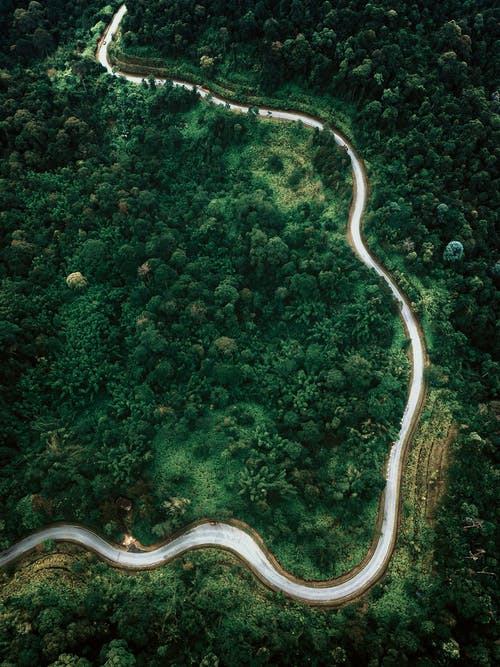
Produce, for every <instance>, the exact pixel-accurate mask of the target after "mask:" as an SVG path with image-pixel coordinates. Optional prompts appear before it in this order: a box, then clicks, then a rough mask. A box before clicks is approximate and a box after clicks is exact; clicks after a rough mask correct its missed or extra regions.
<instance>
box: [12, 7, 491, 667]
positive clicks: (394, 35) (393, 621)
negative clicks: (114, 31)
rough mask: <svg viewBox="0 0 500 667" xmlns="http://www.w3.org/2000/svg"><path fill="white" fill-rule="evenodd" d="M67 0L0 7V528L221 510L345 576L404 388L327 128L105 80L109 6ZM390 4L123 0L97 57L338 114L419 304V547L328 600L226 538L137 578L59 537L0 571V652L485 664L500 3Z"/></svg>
mask: <svg viewBox="0 0 500 667" xmlns="http://www.w3.org/2000/svg"><path fill="white" fill-rule="evenodd" d="M65 5H66V3H62V2H50V1H47V2H36V1H32V2H8V1H7V2H3V3H2V5H1V13H0V23H1V28H2V34H3V35H7V39H6V40H5V41H4V44H3V47H2V52H1V54H0V67H1V68H2V70H1V72H0V114H1V117H0V129H1V135H0V137H1V139H0V140H1V150H2V162H1V164H0V169H1V174H0V177H1V179H0V197H1V207H0V208H1V213H0V216H1V221H2V224H1V226H0V234H1V237H2V244H1V250H0V278H1V290H0V298H1V313H2V317H1V324H0V327H1V329H0V331H1V340H2V350H1V355H2V361H1V364H2V379H1V385H2V392H1V399H0V401H1V402H0V420H1V431H2V434H3V436H4V437H3V442H2V445H1V450H0V451H1V462H2V475H1V478H0V493H1V498H2V515H1V517H0V520H1V522H2V535H1V546H2V548H3V547H5V546H7V545H8V544H9V543H11V542H12V541H13V540H14V539H16V538H17V537H19V536H22V535H24V534H26V533H27V532H29V531H30V530H33V529H35V528H37V527H39V526H41V525H44V524H46V523H47V522H50V521H54V520H59V519H66V520H77V521H82V522H84V523H86V524H90V525H93V526H96V527H97V528H98V529H100V530H101V531H102V532H104V533H106V534H107V535H109V536H111V537H113V538H115V539H120V537H121V534H122V533H123V531H124V530H130V531H132V532H133V533H134V535H136V536H137V537H139V538H140V539H142V540H143V541H144V542H152V541H154V540H157V539H162V538H164V537H166V536H168V535H170V534H172V532H173V531H175V530H176V529H178V528H179V527H181V526H182V525H184V524H186V523H187V522H188V521H190V520H192V519H196V518H198V517H200V516H207V515H209V516H214V517H217V518H229V517H232V516H235V517H237V518H239V519H243V520H245V521H248V523H250V525H251V526H252V527H253V528H255V529H256V530H258V531H259V532H260V533H261V535H262V536H263V537H264V539H265V540H266V542H267V543H268V545H269V546H270V547H271V548H272V549H273V551H275V552H276V554H277V555H278V557H279V558H280V560H281V561H282V562H283V564H284V565H285V566H286V567H289V568H291V569H293V571H294V572H295V573H297V574H302V575H304V576H308V577H313V578H314V577H316V578H321V577H326V576H331V575H333V574H336V575H338V574H341V573H343V572H345V571H346V570H347V569H348V568H349V567H352V566H353V565H355V564H356V563H357V562H359V560H361V558H362V557H363V555H364V553H365V551H366V549H367V547H368V545H369V543H370V540H371V535H372V531H373V526H374V516H375V513H376V509H377V499H378V495H379V493H380V490H381V488H382V485H383V480H382V469H383V462H384V459H385V456H386V453H387V447H388V443H390V442H391V440H392V439H394V436H395V433H396V431H397V427H398V424H399V420H400V418H401V414H402V411H403V407H404V400H405V392H406V380H407V360H406V356H405V346H406V342H405V339H404V335H403V333H402V331H401V327H400V324H399V321H398V319H397V317H396V309H395V307H394V305H393V304H392V302H391V299H390V297H389V295H388V294H387V293H386V292H385V290H384V289H383V287H382V285H381V284H380V283H379V281H378V280H376V278H375V277H374V275H371V274H370V272H368V271H367V270H366V269H364V268H363V267H362V266H361V265H360V263H359V262H358V260H356V258H355V257H354V256H353V254H352V252H351V250H350V249H349V247H348V245H347V242H346V240H345V221H346V218H347V211H348V207H349V201H350V196H351V181H350V175H349V162H348V160H347V158H346V156H345V155H343V154H342V153H341V152H339V151H338V150H337V149H336V148H335V146H334V145H333V141H332V140H331V138H330V137H329V136H328V134H326V133H323V134H321V133H317V132H316V133H313V132H310V131H308V130H305V129H304V128H302V127H300V126H296V127H293V126H292V127H288V126H284V125H273V124H271V123H269V122H268V123H266V122H262V121H259V120H258V119H257V118H256V117H254V116H252V115H250V116H248V117H241V116H236V115H234V114H231V113H230V112H228V111H225V110H220V109H219V110H217V109H213V108H210V107H209V106H206V105H202V104H200V102H199V101H198V100H197V98H196V96H195V95H194V94H192V93H188V92H185V91H180V90H178V89H174V88H172V87H170V86H167V87H164V88H160V89H156V87H155V86H154V84H153V83H152V82H149V83H145V84H144V85H143V86H139V87H134V86H130V85H129V84H126V83H125V82H123V81H120V80H115V79H112V78H111V77H109V76H108V75H106V74H105V73H103V70H102V69H101V68H100V67H99V66H98V65H97V64H96V63H95V62H94V60H93V53H94V50H95V44H96V38H97V37H98V36H99V35H100V34H101V33H102V31H103V29H104V28H105V26H106V23H107V22H108V21H109V19H110V17H111V16H112V14H113V11H114V9H116V6H117V5H116V4H115V5H114V6H108V7H103V6H102V5H99V4H98V3H96V2H86V1H85V0H82V1H81V2H77V3H74V4H72V5H71V6H69V7H68V6H65ZM393 5H394V3H391V2H388V1H385V0H384V1H383V2H379V3H377V4H366V5H365V4H364V3H355V2H352V1H351V2H349V1H345V2H335V3H333V2H332V3H330V2H324V3H311V2H301V1H300V0H292V1H291V2H289V1H287V0H283V1H282V2H279V3H274V4H273V3H269V2H267V1H265V0H260V1H259V2H246V1H243V0H242V1H241V2H238V3H221V2H210V1H208V0H207V2H205V3H203V4H202V3H195V2H191V1H183V2H170V1H155V0H136V2H134V3H133V4H132V3H129V6H128V10H129V12H128V14H127V16H126V18H125V23H124V27H123V34H122V42H121V45H120V47H119V49H117V50H116V51H115V54H114V56H115V58H116V59H117V61H118V62H126V63H129V64H130V66H131V67H133V66H136V67H142V68H143V69H144V68H145V67H146V66H148V65H149V66H150V67H151V68H152V67H153V66H154V65H158V66H161V67H162V68H163V69H165V68H166V69H167V70H168V68H169V67H171V68H173V69H175V68H183V69H182V71H184V72H187V73H192V75H193V76H194V77H196V79H195V80H197V81H204V82H206V83H207V85H209V86H210V85H212V86H219V87H221V88H223V89H224V90H227V91H229V92H230V91H233V92H234V96H235V98H237V99H238V100H239V101H244V99H245V96H246V98H247V99H248V101H250V102H259V101H261V100H263V101H266V100H269V102H270V103H271V102H273V101H275V102H276V103H279V104H280V105H281V106H284V103H285V102H286V104H288V105H289V106H291V107H295V108H299V107H300V108H305V109H306V110H309V109H310V110H316V109H317V112H318V114H320V113H323V114H324V115H325V117H326V118H329V119H331V120H332V121H333V122H335V114H334V113H332V111H331V110H339V112H340V114H341V117H342V123H343V127H344V129H345V130H346V131H348V132H349V133H350V134H351V136H352V138H353V140H354V142H355V144H356V146H357V148H358V150H359V151H360V153H361V155H362V156H363V158H364V159H365V161H366V164H367V167H368V171H369V175H370V182H371V198H370V202H369V212H368V214H367V216H366V224H365V228H366V233H367V237H368V239H369V241H370V244H371V245H372V247H373V248H374V249H375V251H376V252H377V254H378V255H379V256H380V257H381V259H382V260H383V262H384V264H385V265H386V266H387V267H388V268H389V269H390V270H391V271H392V272H393V274H394V276H395V277H396V279H397V280H398V281H399V283H400V284H401V285H402V287H403V288H404V289H405V290H406V292H407V294H408V295H409V297H410V298H411V300H412V302H413V303H414V307H415V310H416V311H417V312H418V313H419V315H420V317H421V318H422V322H423V325H424V329H425V334H426V338H427V343H428V346H429V351H430V362H431V363H430V367H429V369H428V378H427V379H428V384H429V395H430V397H431V399H432V400H431V401H430V402H429V404H432V405H438V408H436V410H435V411H434V412H431V410H430V408H429V409H428V410H427V412H426V413H425V414H424V417H423V423H424V426H425V425H426V424H427V425H429V424H432V425H434V424H435V422H436V425H435V427H436V429H438V430H439V419H440V415H442V414H444V413H445V412H447V414H448V413H449V414H451V415H452V421H453V423H454V425H455V426H454V427H453V429H452V430H451V432H450V433H451V434H452V435H453V437H448V438H446V437H445V439H446V440H447V446H449V447H450V448H451V452H450V463H449V468H448V474H447V484H446V493H445V495H444V497H443V498H442V500H441V502H440V504H439V507H438V509H437V510H436V512H437V515H436V519H435V521H433V522H432V525H426V526H425V529H423V530H422V531H420V532H419V533H418V534H416V535H414V536H413V538H412V539H410V537H409V532H408V531H407V530H405V525H406V524H405V519H404V520H403V526H402V530H403V533H402V538H401V540H400V545H399V547H398V551H397V552H396V557H395V559H394V563H393V564H392V566H391V568H390V570H389V573H388V576H387V577H386V579H385V580H384V581H383V582H382V584H380V585H379V586H377V588H376V589H375V591H374V592H373V593H372V594H371V595H370V596H369V597H368V598H366V600H364V601H362V602H361V603H359V604H356V605H353V606H350V607H346V608H345V609H341V610H338V611H335V612H333V611H326V612H325V611H316V610H312V609H309V608H307V607H304V606H303V605H300V604H297V603H294V602H291V601H287V600H285V599H284V598H283V597H282V596H280V595H277V594H274V593H271V592H268V591H265V590H263V589H262V588H261V587H260V586H259V585H258V584H257V583H256V582H255V580H254V579H253V577H252V575H251V574H250V573H249V572H247V571H245V570H244V569H243V568H242V567H239V566H238V565H237V564H236V561H234V559H233V558H232V557H231V556H229V555H221V554H220V553H219V554H217V553H215V552H214V553H212V552H206V553H197V554H188V555H187V556H186V557H184V558H183V559H180V560H178V561H177V562H175V563H173V564H171V565H169V566H168V567H166V568H163V569H160V570H158V571H155V572H151V573H141V574H138V575H133V576H132V575H123V574H121V573H119V572H116V571H114V570H111V569H110V568H109V567H108V566H107V565H105V564H102V563H99V562H97V561H96V560H95V559H94V558H93V557H91V556H87V555H82V552H81V551H78V550H77V549H74V548H71V547H58V548H57V550H56V551H54V550H53V549H52V546H51V545H47V549H46V550H45V551H42V552H40V553H38V554H35V555H33V556H32V557H30V559H28V560H27V561H26V562H25V563H23V564H22V565H21V567H20V568H19V570H18V571H15V572H14V571H13V572H8V573H4V574H2V575H1V576H2V583H3V584H4V585H3V590H2V592H1V593H0V600H1V607H0V610H1V611H0V614H1V615H0V619H1V624H0V628H1V630H0V655H2V658H3V660H4V663H2V664H5V665H34V664H41V665H80V666H82V667H84V666H86V665H91V664H99V665H135V664H138V665H154V664H158V665H163V664H169V665H170V664H171V665H181V664H182V665H184V664H199V665H214V666H215V665H219V664H220V665H235V664H238V663H242V664H255V665H260V664H262V665H264V664H316V665H322V664H325V665H332V664H333V665H336V664H339V665H341V664H356V665H359V664H367V665H393V664H417V665H422V666H424V665H436V664H437V665H447V664H463V665H485V666H487V665H493V664H495V662H496V661H497V660H498V656H496V657H495V650H497V649H498V646H497V645H495V643H494V638H495V629H496V620H497V608H496V601H497V594H498V582H497V573H496V571H495V570H496V564H497V561H496V549H495V538H496V533H495V524H494V512H495V504H496V501H497V495H496V486H495V483H496V482H497V479H498V478H497V476H496V471H495V467H494V466H495V463H496V461H497V451H496V449H495V444H496V437H497V433H498V430H497V429H496V426H495V422H496V418H495V409H496V412H497V415H498V403H496V402H495V399H497V398H498V394H497V392H498V378H499V374H498V365H497V363H496V359H497V356H496V353H497V349H495V344H497V342H498V338H497V337H495V333H496V332H495V326H496V317H497V315H498V310H497V303H498V301H497V299H498V286H499V281H500V268H499V267H500V264H499V260H498V245H497V238H496V236H495V230H496V227H495V223H496V210H497V209H498V200H497V199H495V198H496V197H497V196H498V191H499V188H498V174H497V171H496V169H495V167H496V153H497V152H498V143H497V142H496V139H497V136H495V131H496V130H498V106H499V102H500V100H499V97H498V91H497V87H498V81H497V80H496V79H495V72H496V71H498V50H497V48H495V44H497V43H498V32H496V31H497V21H498V16H497V13H496V12H495V9H494V3H490V2H443V3H439V4H437V3H436V4H435V5H433V6H432V7H430V6H427V5H426V4H425V3H398V4H397V6H396V5H394V6H393ZM139 59H144V60H139ZM138 63H139V64H138ZM151 71H155V70H154V69H151ZM444 435H445V436H447V435H448V433H445V434H444ZM417 440H418V434H417ZM445 444H446V443H443V446H445ZM410 463H411V454H410ZM407 493H408V494H409V493H410V491H409V490H408V489H407ZM419 493H420V495H422V494H425V493H426V488H425V487H424V488H423V489H420V490H419ZM124 501H126V502H124ZM129 502H130V504H131V508H130V506H129V505H128V504H127V503H129ZM417 511H418V507H417V506H415V507H410V503H408V505H407V506H406V507H405V512H406V514H405V516H406V520H407V521H408V522H410V521H411V519H412V514H414V513H415V512H417Z"/></svg>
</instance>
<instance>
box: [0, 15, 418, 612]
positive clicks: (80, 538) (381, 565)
mask: <svg viewBox="0 0 500 667" xmlns="http://www.w3.org/2000/svg"><path fill="white" fill-rule="evenodd" d="M126 11H127V9H126V7H125V5H122V6H121V7H120V9H119V10H118V12H117V13H116V14H115V16H114V17H113V20H112V22H111V24H110V25H109V27H108V29H107V30H106V32H105V34H104V36H103V38H102V40H101V42H100V44H99V47H98V51H97V59H98V61H99V62H100V63H101V64H102V66H103V67H105V68H106V70H107V71H108V72H109V73H110V74H112V75H114V76H118V77H122V78H124V79H126V80H127V81H130V82H131V83H142V81H143V77H140V76H136V75H129V74H127V73H125V72H117V71H114V70H113V67H112V65H111V63H110V61H109V57H108V45H109V43H110V41H111V40H112V39H113V36H114V35H115V34H116V31H117V30H118V27H119V25H120V23H121V21H122V19H123V16H124V15H125V13H126ZM155 81H156V84H157V85H159V86H161V85H164V84H165V82H166V80H165V79H155ZM172 83H173V85H174V86H181V87H183V88H187V89H189V90H196V91H197V92H198V94H199V95H200V97H202V98H208V101H209V102H211V103H212V104H216V105H223V106H226V107H228V108H230V109H231V110H233V111H235V112H239V113H248V111H249V107H247V106H244V105H241V104H236V103H235V102H232V101H229V100H224V99H222V98H220V97H217V96H215V95H212V94H211V93H210V91H208V90H205V89H203V88H200V87H198V86H196V85H195V84H191V83H187V82H185V81H177V80H173V81H172ZM259 115H260V116H263V117H265V118H271V119H273V118H274V119H280V120H289V121H292V122H297V121H301V122H302V123H303V124H304V125H307V126H309V127H312V128H319V129H320V130H324V129H327V130H328V131H330V132H332V134H333V136H334V137H335V141H336V142H337V144H338V145H339V146H342V147H343V148H344V149H345V150H346V152H347V154H348V155H349V157H350V159H351V165H352V171H353V179H354V200H353V205H352V207H351V211H350V214H349V220H348V228H347V232H348V238H349V241H350V243H351V245H352V247H353V250H354V252H355V253H356V255H357V256H358V257H359V259H360V260H361V261H362V262H363V264H365V265H366V266H367V267H368V268H370V269H373V270H374V271H375V272H376V273H377V274H378V275H379V276H380V277H381V278H382V279H383V280H384V281H385V282H386V283H387V285H388V286H389V288H390V290H391V292H392V294H393V296H394V299H395V300H396V301H397V302H398V304H399V307H400V317H401V320H402V323H403V326H404V327H405V330H406V334H407V337H408V338H409V339H410V343H411V345H410V351H411V363H412V373H411V382H410V389H409V395H408V401H407V404H406V407H405V410H404V414H403V417H402V420H401V428H400V431H399V435H398V439H397V441H396V442H395V443H393V444H392V446H391V449H390V453H389V458H388V462H387V469H386V486H385V489H384V492H383V501H382V503H381V509H380V512H381V516H380V517H379V521H378V526H379V527H380V530H379V532H378V535H377V537H376V539H374V547H373V549H372V550H371V555H370V556H369V558H368V559H367V560H366V562H365V563H364V565H363V566H362V567H360V568H358V569H357V570H355V571H354V572H353V576H351V577H350V578H348V579H345V580H342V581H336V580H333V581H329V582H324V583H314V584H312V583H307V582H305V581H301V580H299V579H296V578H294V577H293V576H292V575H290V574H288V573H286V572H285V571H283V570H282V569H281V568H280V567H279V565H277V564H276V562H275V561H274V560H273V559H272V558H270V557H269V555H268V554H266V553H265V550H264V549H263V548H262V547H261V546H260V545H259V544H258V543H257V542H256V541H255V540H254V538H253V537H252V536H251V535H250V534H249V533H247V532H245V531H244V530H242V529H241V528H237V527H236V526H233V525H230V524H225V523H218V524H215V525H212V524H210V523H208V522H206V523H201V524H199V525H197V526H195V527H194V528H190V529H187V530H186V531H185V532H184V533H183V534H181V535H180V536H179V537H177V538H176V539H174V540H172V541H170V542H168V543H167V544H164V545H162V546H160V547H158V548H156V549H152V550H150V551H144V552H141V553H131V552H127V551H125V550H123V549H121V548H120V547H118V546H116V545H113V544H111V543H109V542H107V541H106V540H104V539H103V538H101V537H99V536H98V535H97V534H95V533H93V532H92V531H90V530H88V529H87V528H84V527H81V526H76V525H72V524H62V525H57V526H50V527H48V528H45V529H43V530H40V531H39V532H37V533H35V534H34V535H31V536H29V537H27V538H25V539H23V540H21V541H20V542H18V543H16V544H15V545H13V546H12V547H11V548H10V549H7V550H6V551H4V552H3V553H1V554H0V567H4V566H6V565H8V564H9V563H12V562H13V561H15V560H16V559H18V558H20V557H22V556H23V555H24V554H26V553H27V552H29V551H30V550H32V549H33V548H35V547H36V546H37V545H39V544H41V543H42V542H44V541H45V540H59V541H69V542H75V543H77V544H79V545H81V546H83V547H84V548H87V549H90V550H92V551H94V552H95V553H97V554H98V555H99V556H101V557H102V558H104V559H106V560H107V561H109V562H110V563H112V564H114V565H117V566H119V567H122V568H129V569H144V568H151V567H155V566H158V565H163V564H165V563H167V562H168V561H169V560H171V559H172V558H175V557H176V556H179V555H180V554H182V553H184V552H186V551H189V550H190V549H196V548H201V547H219V548H223V549H226V550H228V551H231V552H233V553H234V554H235V555H236V556H238V558H240V559H241V560H242V561H244V562H245V563H246V564H247V565H248V566H249V567H250V568H251V569H252V570H253V572H254V573H255V575H256V576H257V577H258V578H259V579H260V580H261V581H262V582H264V583H265V584H266V585H267V586H269V587H270V588H273V589H275V590H279V591H282V592H283V593H285V594H287V595H289V596H291V597H293V598H296V599H298V600H302V601H303V602H307V603H310V604H319V605H339V604H343V603H345V602H348V601H349V600H352V599H353V598H356V597H358V596H359V595H360V594H361V593H363V592H365V591H367V590H368V589H369V588H370V587H371V586H372V585H373V584H374V583H376V582H377V581H378V579H380V577H381V576H382V575H383V573H384V572H385V569H386V567H387V565H388V562H389V560H390V558H391V556H392V552H393V549H394V544H395V540H396V535H397V529H398V521H399V504H400V486H401V476H402V472H403V463H404V454H405V451H406V448H407V446H408V443H409V441H410V440H411V437H412V434H413V431H414V429H415V427H416V424H417V423H418V420H419V416H420V411H421V407H422V402H423V398H424V389H425V386H424V366H425V359H426V354H425V345H424V340H423V336H422V333H421V329H420V326H419V324H418V322H417V319H416V317H415V315H414V314H413V312H412V310H411V308H410V304H409V303H408V300H407V299H406V297H405V296H404V295H403V294H402V292H401V291H400V290H399V288H398V286H397V285H396V283H395V282H394V280H393V279H392V277H391V276H390V275H389V273H388V272H387V271H386V270H385V269H384V268H383V266H381V265H380V264H379V263H378V261H377V260H376V259H375V257H374V256H373V255H372V254H371V253H370V250H369V248H368V247H367V246H366V244H365V241H364V238H363V234H362V229H361V219H362V215H363V211H364V208H365V204H366V198H367V176H366V172H365V169H364V166H363V163H362V162H361V160H360V159H359V157H358V156H357V154H356V152H355V150H354V148H353V146H352V145H351V144H350V143H349V141H348V140H347V139H345V138H344V137H342V136H341V135H340V134H339V133H338V132H337V131H335V130H333V129H331V128H326V127H325V126H324V125H323V123H322V122H321V121H320V120H318V119H316V118H312V117H311V116H307V115H305V114H301V113H296V112H290V111H280V110H276V109H266V108H260V109H259Z"/></svg>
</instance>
